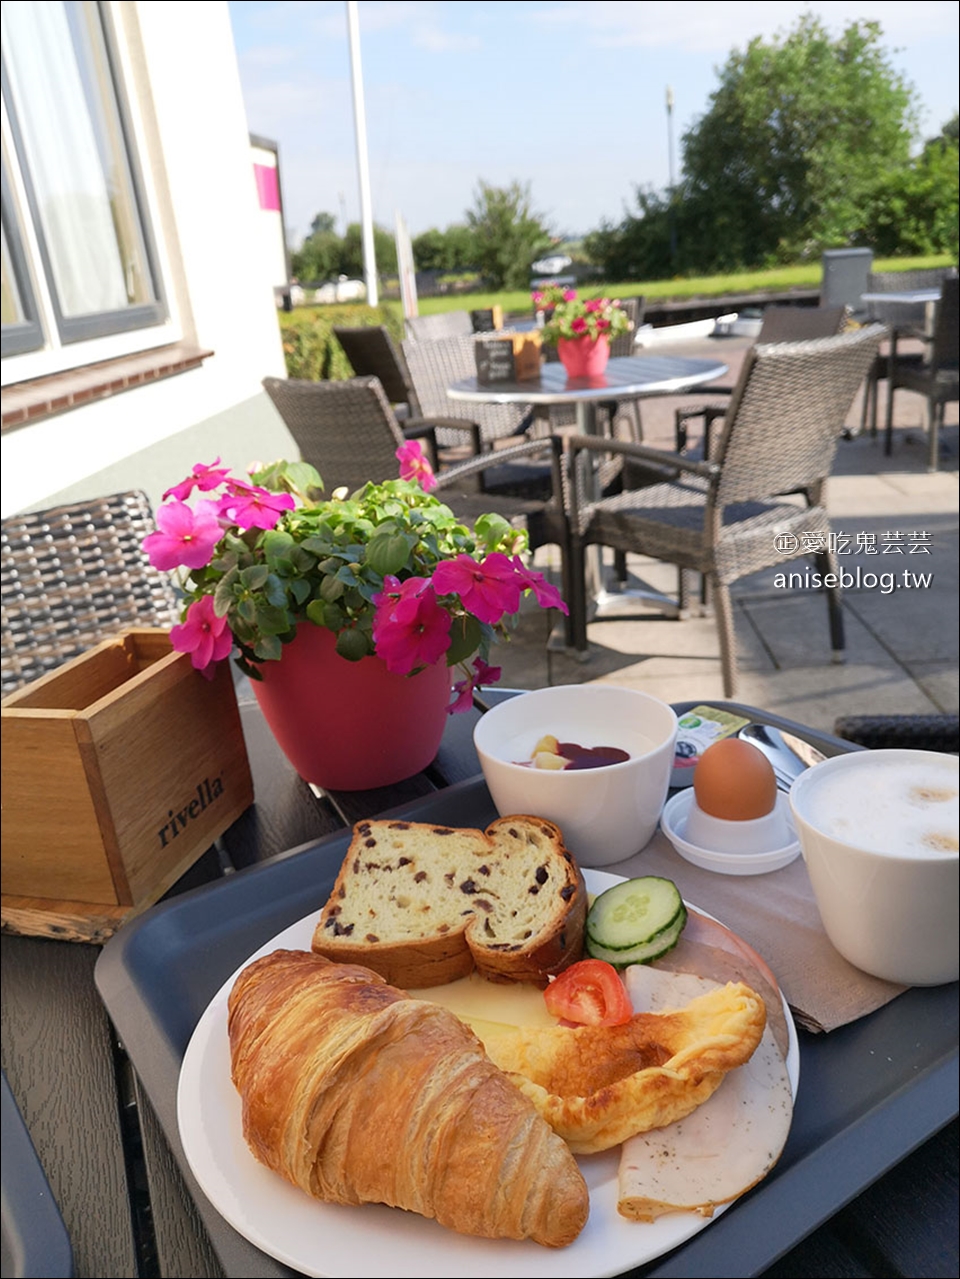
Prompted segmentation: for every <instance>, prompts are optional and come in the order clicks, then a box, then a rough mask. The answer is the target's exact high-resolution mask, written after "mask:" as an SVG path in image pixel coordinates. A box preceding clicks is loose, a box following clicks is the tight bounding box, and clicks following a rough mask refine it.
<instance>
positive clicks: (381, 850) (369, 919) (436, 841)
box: [312, 814, 587, 989]
mask: <svg viewBox="0 0 960 1279" xmlns="http://www.w3.org/2000/svg"><path fill="white" fill-rule="evenodd" d="M420 876H429V877H430V886H431V888H433V889H436V890H437V891H436V892H434V895H433V897H429V896H428V895H426V893H425V890H424V891H422V892H418V884H417V880H418V877H420ZM441 883H443V888H442V890H441V889H440V887H439V885H440V884H441ZM361 897H362V898H363V901H362V904H358V899H359V898H361ZM418 911H419V912H420V913H419V914H417V913H416V912H418ZM586 915H587V890H586V885H585V884H584V880H583V875H582V874H581V872H580V868H579V867H578V866H577V863H576V861H575V860H574V858H573V855H572V854H571V853H570V852H569V850H568V849H567V848H566V847H565V846H564V843H563V836H562V834H561V832H560V830H559V828H558V827H557V826H555V825H554V824H553V823H552V822H548V821H546V820H545V819H543V818H540V817H532V816H529V815H527V814H516V815H513V816H509V817H501V818H499V819H498V820H497V821H495V822H493V823H491V825H490V826H488V827H487V829H486V831H480V830H474V829H471V828H456V827H449V826H434V825H430V824H428V823H422V822H403V821H366V822H359V823H358V824H357V825H356V826H355V827H354V834H353V838H352V840H351V842H350V847H349V849H348V850H347V855H346V857H345V858H344V861H343V864H342V866H341V867H340V872H339V874H338V876H337V879H336V882H335V884H334V886H333V889H332V891H331V894H330V897H329V899H328V901H327V903H326V905H325V906H324V908H323V910H322V912H321V915H320V918H319V920H318V922H317V926H316V929H315V931H314V936H313V943H312V946H313V950H314V951H315V952H316V953H317V954H321V955H326V956H327V958H329V959H333V960H336V961H337V962H338V963H348V964H349V963H354V964H356V963H359V964H364V965H366V966H367V967H369V968H372V969H373V970H374V971H375V972H378V973H380V975H381V976H382V977H384V978H385V979H386V980H387V981H388V982H390V983H391V984H393V985H395V986H400V987H402V988H404V989H423V988H427V987H430V986H440V985H445V984H446V983H447V982H451V981H456V980H457V979H458V978H460V977H465V976H467V975H468V974H469V973H471V972H472V971H473V970H474V969H476V970H477V971H478V972H480V973H481V974H482V975H483V976H484V977H486V978H488V979H489V980H491V981H505V982H506V981H514V982H529V983H532V984H534V985H538V986H541V987H544V986H546V985H547V982H548V980H549V978H550V977H551V976H555V975H556V974H557V973H559V972H562V971H563V969H564V968H566V967H567V966H568V965H569V964H572V963H574V962H576V961H577V960H578V959H580V958H581V957H582V954H583V937H584V928H585V924H586ZM514 917H516V919H517V920H520V921H523V920H524V919H529V920H530V926H529V934H530V935H528V936H527V937H523V936H522V933H523V931H525V929H524V927H523V925H522V923H521V924H515V923H514Z"/></svg>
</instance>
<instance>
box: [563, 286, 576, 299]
mask: <svg viewBox="0 0 960 1279" xmlns="http://www.w3.org/2000/svg"><path fill="white" fill-rule="evenodd" d="M563 300H564V302H575V301H576V300H577V290H576V289H564V290H563Z"/></svg>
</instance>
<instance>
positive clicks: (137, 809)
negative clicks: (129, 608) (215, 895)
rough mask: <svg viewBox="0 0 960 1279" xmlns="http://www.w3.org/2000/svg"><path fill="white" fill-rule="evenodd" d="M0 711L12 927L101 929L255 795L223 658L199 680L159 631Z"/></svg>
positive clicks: (135, 907) (104, 650) (189, 859)
mask: <svg viewBox="0 0 960 1279" xmlns="http://www.w3.org/2000/svg"><path fill="white" fill-rule="evenodd" d="M0 713H2V734H3V736H2V747H3V755H2V780H3V809H2V812H3V817H2V839H3V848H2V865H3V923H4V927H6V928H8V929H9V930H10V931H14V932H32V933H41V934H46V935H56V936H76V937H78V938H81V939H83V940H99V939H101V938H102V937H103V936H106V935H109V933H110V932H111V931H113V928H115V927H117V926H118V925H119V924H120V923H122V922H123V921H124V920H125V919H128V918H130V917H131V916H132V915H135V914H137V913H138V912H139V911H141V910H143V909H145V908H146V907H147V906H149V905H151V904H152V903H153V902H155V901H156V900H157V899H158V898H159V897H161V896H162V895H163V893H164V892H166V890H167V889H168V888H169V887H170V886H171V885H172V884H173V883H175V881H176V880H177V879H179V877H180V876H181V875H182V874H183V873H184V872H185V871H186V870H187V869H188V868H189V867H190V866H191V865H192V864H193V862H195V861H196V860H197V858H198V857H199V856H200V855H201V854H202V853H203V852H204V851H205V850H206V849H207V848H208V847H209V846H210V845H211V844H212V843H213V841H214V840H215V839H216V838H217V837H218V836H219V835H221V834H222V833H223V832H224V831H225V830H226V829H227V827H228V826H230V825H231V823H232V822H234V821H235V820H236V818H237V817H238V816H239V815H240V814H241V813H242V812H243V811H244V809H246V808H247V807H249V805H250V804H251V803H252V802H253V784H252V781H251V777H250V766H249V762H248V760H247V753H246V747H245V744H244V740H243V733H242V731H241V727H240V714H239V710H238V707H237V700H236V693H235V691H234V686H233V680H232V678H231V673H230V669H229V663H227V662H221V663H220V664H219V666H218V668H217V673H216V676H215V678H214V679H213V680H207V679H205V678H204V677H203V676H202V675H201V674H200V673H199V672H198V671H195V670H194V669H193V666H192V664H191V661H190V657H189V655H188V654H186V653H175V652H174V651H173V649H172V648H171V646H170V638H169V634H168V632H167V631H165V630H135V631H129V632H126V633H124V634H122V635H120V636H117V637H116V638H114V639H111V640H106V641H105V642H104V643H102V644H100V645H99V646H98V647H97V648H94V649H91V650H90V652H88V653H84V654H83V656H81V657H78V658H75V659H74V660H73V661H71V662H68V663H67V664H66V665H64V666H61V667H60V668H59V669H58V670H55V671H52V672H51V673H50V674H49V675H45V676H44V677H43V678H42V679H39V680H36V681H35V682H34V683H32V684H29V685H28V686H27V687H25V688H22V689H20V690H19V691H18V692H16V693H13V694H12V695H11V696H10V697H7V698H5V699H4V701H3V704H2V710H0ZM111 924H112V927H111Z"/></svg>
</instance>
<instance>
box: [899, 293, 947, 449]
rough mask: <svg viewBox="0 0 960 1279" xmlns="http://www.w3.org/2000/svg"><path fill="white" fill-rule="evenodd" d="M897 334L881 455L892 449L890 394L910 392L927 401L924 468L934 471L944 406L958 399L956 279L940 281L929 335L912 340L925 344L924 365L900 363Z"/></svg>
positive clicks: (917, 334)
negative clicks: (939, 289)
mask: <svg viewBox="0 0 960 1279" xmlns="http://www.w3.org/2000/svg"><path fill="white" fill-rule="evenodd" d="M899 336H901V335H900V334H899V331H898V330H896V329H895V330H894V332H893V337H892V339H891V343H890V361H889V368H888V375H889V376H888V385H889V388H890V390H889V394H888V396H887V430H886V437H885V440H884V452H885V453H887V454H889V453H890V451H891V449H892V448H893V400H894V392H895V391H896V390H897V389H898V388H900V387H902V388H903V389H904V390H905V391H914V392H916V393H917V394H918V395H922V396H924V397H925V399H926V401H927V439H928V445H929V450H930V455H929V461H928V465H929V468H930V470H931V471H935V470H936V469H937V458H938V454H939V446H940V438H939V437H940V427H941V426H942V425H943V419H944V411H945V408H946V405H947V404H950V403H953V402H954V401H956V400H958V399H960V367H958V350H957V348H958V345H960V279H958V278H957V276H955V275H954V276H951V277H949V278H947V279H945V280H944V281H943V292H942V294H941V297H940V302H939V305H938V306H937V318H936V322H935V324H934V329H933V333H932V334H927V333H923V332H918V333H915V334H914V335H913V336H915V337H918V338H920V339H921V340H923V341H925V342H927V343H928V346H929V358H928V360H927V362H926V363H924V364H921V365H919V366H918V365H915V364H912V363H908V362H907V361H905V360H903V359H902V358H901V356H900V353H898V351H897V341H898V338H899Z"/></svg>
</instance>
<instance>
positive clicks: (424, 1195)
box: [228, 951, 589, 1247]
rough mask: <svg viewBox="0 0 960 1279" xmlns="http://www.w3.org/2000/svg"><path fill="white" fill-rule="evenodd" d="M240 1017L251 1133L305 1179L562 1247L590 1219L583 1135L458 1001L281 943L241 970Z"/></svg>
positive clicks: (270, 1161) (239, 1059)
mask: <svg viewBox="0 0 960 1279" xmlns="http://www.w3.org/2000/svg"><path fill="white" fill-rule="evenodd" d="M228 1027H229V1035H230V1052H231V1069H232V1077H233V1082H234V1085H235V1086H236V1088H237V1090H238V1092H239V1093H240V1096H241V1098H242V1102H243V1132H244V1137H245V1138H246V1140H247V1143H248V1145H249V1146H250V1149H251V1151H252V1152H253V1154H254V1155H255V1157H256V1158H257V1159H258V1160H260V1161H261V1162H262V1163H264V1164H266V1166H267V1167H269V1168H271V1169H273V1170H274V1171H275V1172H277V1173H279V1174H280V1175H281V1176H283V1177H285V1178H286V1179H287V1180H288V1181H290V1182H292V1183H293V1184H294V1185H295V1186H299V1187H300V1189H301V1190H304V1191H305V1192H306V1193H307V1194H309V1195H313V1196H314V1197H315V1198H317V1199H321V1200H323V1201H326V1202H331V1203H341V1204H361V1203H384V1204H389V1205H392V1206H394V1207H399V1208H405V1209H408V1210H409V1211H412V1212H416V1213H419V1214H421V1215H422V1216H425V1217H433V1218H436V1220H437V1221H439V1222H440V1223H441V1224H442V1225H444V1226H447V1227H449V1228H450V1229H453V1230H456V1231H459V1232H460V1233H462V1234H470V1235H480V1236H484V1237H488V1238H510V1239H533V1240H535V1241H536V1242H537V1243H540V1244H543V1245H545V1246H548V1247H563V1246H565V1245H566V1244H569V1243H571V1242H572V1241H573V1240H574V1239H575V1238H576V1236H577V1235H578V1234H579V1233H580V1231H581V1230H582V1228H583V1226H584V1224H585V1222H586V1219H587V1216H588V1213H589V1194H588V1191H587V1186H586V1183H585V1182H584V1180H583V1176H582V1175H581V1173H580V1170H579V1168H578V1167H577V1164H576V1161H575V1160H574V1158H573V1155H572V1154H571V1153H570V1150H569V1149H568V1147H567V1146H566V1144H565V1143H564V1142H563V1141H562V1140H561V1138H559V1137H558V1136H557V1135H556V1134H555V1133H554V1132H553V1131H552V1130H551V1129H550V1127H549V1125H548V1124H547V1123H546V1122H545V1121H544V1120H543V1119H541V1117H540V1116H539V1115H538V1114H537V1112H536V1110H535V1109H534V1107H533V1105H532V1104H531V1103H530V1102H529V1101H528V1100H527V1099H526V1098H525V1097H523V1096H522V1095H521V1093H520V1092H519V1091H518V1090H517V1089H516V1088H515V1087H514V1086H513V1084H512V1083H510V1081H509V1080H508V1079H507V1078H506V1076H505V1075H504V1074H503V1073H502V1072H501V1071H500V1070H498V1069H497V1067H496V1066H494V1065H493V1063H492V1062H491V1061H490V1060H489V1058H488V1057H487V1056H486V1054H485V1052H484V1051H483V1047H482V1045H481V1044H480V1041H479V1040H478V1039H477V1038H476V1036H475V1035H474V1034H473V1032H472V1031H470V1030H469V1029H468V1028H467V1027H466V1026H464V1025H463V1024H462V1023H461V1022H460V1021H458V1019H457V1018H456V1017H454V1015H453V1014H452V1013H451V1012H449V1011H448V1010H447V1009H445V1008H440V1007H438V1006H437V1005H434V1004H429V1003H426V1002H424V1001H421V1000H417V999H412V998H410V997H409V996H407V995H406V994H405V993H404V992H403V991H400V990H397V989H395V988H393V987H391V986H389V985H387V984H386V983H385V982H384V981H383V980H382V978H381V977H379V976H378V975H377V974H376V973H374V972H372V971H370V970H369V969H366V968H362V967H359V966H355V965H345V964H333V963H330V962H329V961H328V960H326V959H324V958H323V957H322V956H320V955H316V954H312V953H310V952H307V951H274V952H273V953H272V954H269V955H266V956H264V957H263V958H261V959H258V960H255V961H254V962H253V963H252V964H250V965H248V966H247V968H245V969H244V970H243V972H242V973H241V974H240V976H239V977H238V978H237V980H236V982H235V984H234V987H233V990H232V991H231V994H230V998H229V1020H228Z"/></svg>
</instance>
